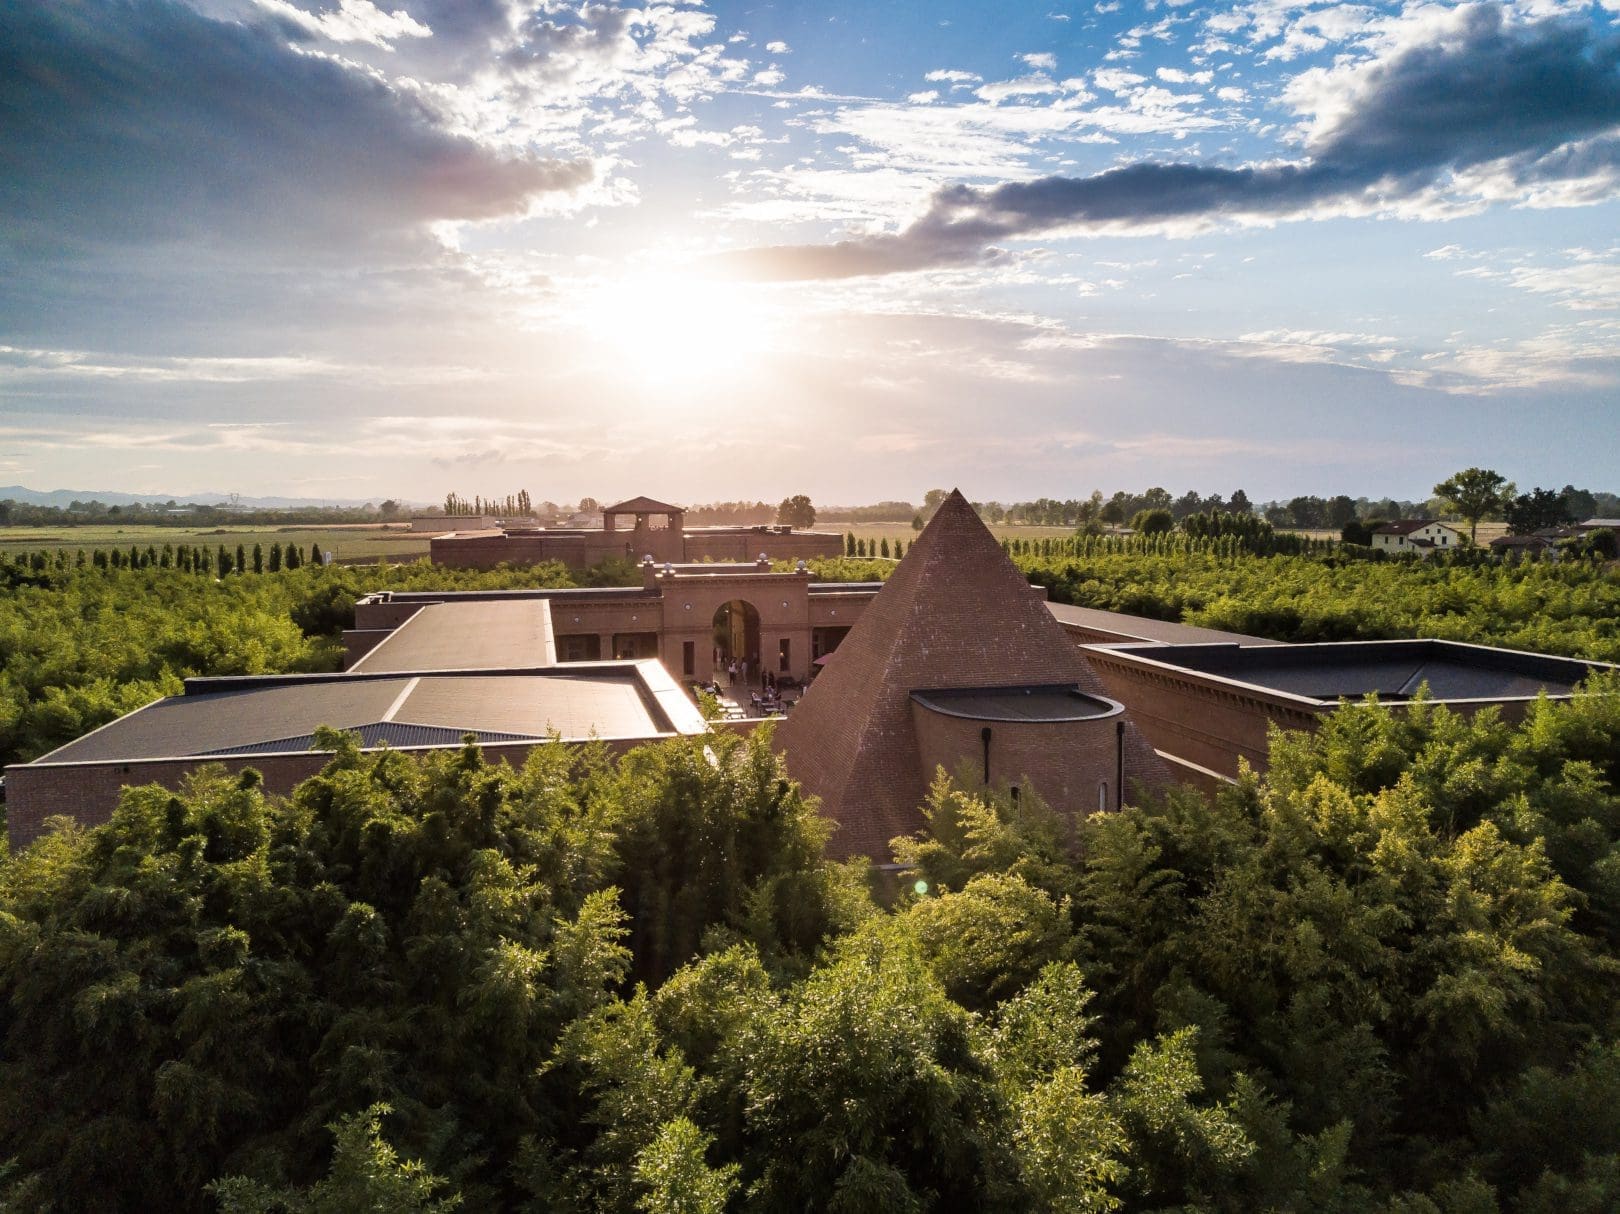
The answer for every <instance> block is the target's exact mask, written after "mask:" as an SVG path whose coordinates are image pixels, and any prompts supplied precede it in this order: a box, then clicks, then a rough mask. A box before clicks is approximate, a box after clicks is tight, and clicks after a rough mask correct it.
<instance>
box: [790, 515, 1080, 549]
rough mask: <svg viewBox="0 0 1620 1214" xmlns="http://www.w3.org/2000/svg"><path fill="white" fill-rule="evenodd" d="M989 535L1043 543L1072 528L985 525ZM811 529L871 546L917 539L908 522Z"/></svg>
mask: <svg viewBox="0 0 1620 1214" xmlns="http://www.w3.org/2000/svg"><path fill="white" fill-rule="evenodd" d="M987 525H988V526H989V528H990V533H991V534H992V535H994V536H995V537H996V538H997V539H998V540H1006V539H1024V540H1046V539H1060V538H1067V537H1069V536H1071V535H1073V534H1074V528H1073V527H1026V526H1023V525H1022V524H1007V523H990V524H987ZM814 530H816V531H836V532H838V534H839V535H846V534H848V533H849V532H851V531H853V532H854V533H855V538H856V539H858V540H869V541H871V542H873V543H876V542H879V541H881V540H888V541H889V543H891V544H892V543H894V541H895V540H904V541H905V542H906V546H907V547H908V548H909V547H910V546H911V541H912V540H914V539H916V538H917V535H918V532H916V531H913V530H912V528H911V524H910V523H823V522H820V521H819V520H818V521H817V523H816V525H815V528H814Z"/></svg>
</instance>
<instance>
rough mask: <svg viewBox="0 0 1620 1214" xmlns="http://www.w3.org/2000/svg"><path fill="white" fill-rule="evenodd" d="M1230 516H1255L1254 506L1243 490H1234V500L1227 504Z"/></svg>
mask: <svg viewBox="0 0 1620 1214" xmlns="http://www.w3.org/2000/svg"><path fill="white" fill-rule="evenodd" d="M1226 510H1227V513H1228V514H1253V513H1254V506H1253V505H1251V504H1250V502H1249V495H1248V494H1247V493H1245V492H1243V490H1241V489H1234V490H1232V500H1231V501H1229V502H1227V503H1226Z"/></svg>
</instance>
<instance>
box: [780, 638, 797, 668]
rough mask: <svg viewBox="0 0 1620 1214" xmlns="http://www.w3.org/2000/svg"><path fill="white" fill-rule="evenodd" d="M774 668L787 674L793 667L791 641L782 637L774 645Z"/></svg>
mask: <svg viewBox="0 0 1620 1214" xmlns="http://www.w3.org/2000/svg"><path fill="white" fill-rule="evenodd" d="M776 669H777V670H778V671H780V672H781V673H782V674H787V673H788V672H789V671H790V670H792V669H793V642H792V641H790V640H788V638H787V637H783V638H782V639H781V640H780V641H779V642H777V646H776Z"/></svg>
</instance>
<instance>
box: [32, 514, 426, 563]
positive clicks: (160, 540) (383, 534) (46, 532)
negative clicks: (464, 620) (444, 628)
mask: <svg viewBox="0 0 1620 1214" xmlns="http://www.w3.org/2000/svg"><path fill="white" fill-rule="evenodd" d="M316 543H319V544H320V546H321V550H322V551H329V552H331V553H332V556H333V559H334V560H338V561H343V562H345V563H356V562H362V561H374V560H376V559H378V558H379V557H388V558H389V559H391V560H401V559H404V560H413V559H415V558H416V557H419V556H426V555H427V554H428V537H427V536H426V535H420V534H418V535H412V534H411V533H410V531H409V530H407V529H405V528H403V527H400V526H398V525H394V526H388V525H385V524H380V523H379V524H374V525H368V524H351V525H347V526H343V525H338V526H330V527H299V526H290V527H271V526H266V527H153V526H140V525H131V526H125V527H120V526H116V525H112V524H96V525H93V526H83V527H7V528H5V529H3V530H0V555H4V556H7V557H9V556H12V555H14V554H16V553H18V552H39V551H41V550H43V551H46V552H52V551H55V550H56V549H58V548H65V549H66V550H67V551H69V552H72V551H73V550H74V549H76V548H83V549H84V550H85V551H87V552H88V551H90V550H92V549H95V548H123V549H125V550H127V549H128V548H129V547H130V546H131V545H133V546H135V547H137V548H142V549H144V548H146V547H147V546H148V545H151V546H152V547H154V548H157V549H159V550H161V549H162V547H163V545H164V544H173V545H175V546H176V547H178V546H181V545H191V546H195V547H207V548H210V549H213V548H217V547H218V546H219V545H221V544H224V545H225V547H226V548H227V549H229V550H231V552H232V553H233V555H234V553H235V549H236V546H237V545H238V544H240V545H242V546H243V547H244V548H246V549H247V550H248V551H249V552H251V551H252V550H253V545H254V544H261V545H263V546H264V547H265V548H266V549H268V548H269V547H270V545H271V544H280V545H281V546H282V547H283V548H285V547H286V546H287V545H288V544H292V545H294V546H296V547H298V548H301V549H303V550H304V552H305V553H306V554H307V553H308V552H309V548H310V545H311V544H316Z"/></svg>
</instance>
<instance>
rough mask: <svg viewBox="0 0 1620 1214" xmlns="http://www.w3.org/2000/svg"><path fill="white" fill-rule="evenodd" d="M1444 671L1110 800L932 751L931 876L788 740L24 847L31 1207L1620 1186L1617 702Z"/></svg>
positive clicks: (886, 1202)
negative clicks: (1312, 730) (822, 795)
mask: <svg viewBox="0 0 1620 1214" xmlns="http://www.w3.org/2000/svg"><path fill="white" fill-rule="evenodd" d="M1593 690H1594V691H1597V692H1601V693H1605V694H1597V695H1592V696H1588V697H1583V698H1580V699H1577V700H1575V701H1572V702H1566V703H1556V704H1555V703H1550V702H1542V703H1539V704H1537V705H1535V706H1534V707H1533V708H1532V710H1531V712H1530V716H1529V717H1528V719H1527V720H1526V721H1525V722H1524V723H1523V724H1522V725H1517V726H1513V725H1509V724H1506V723H1504V722H1503V721H1502V720H1501V719H1500V718H1499V717H1498V716H1496V714H1495V713H1493V712H1486V713H1483V714H1480V715H1479V716H1477V717H1474V718H1472V719H1469V718H1464V717H1461V716H1459V715H1456V714H1453V713H1451V712H1448V711H1446V710H1444V709H1438V708H1433V707H1430V706H1428V705H1426V704H1424V703H1422V702H1421V701H1420V702H1418V703H1416V704H1414V705H1411V706H1409V707H1408V708H1406V709H1405V710H1404V711H1400V712H1396V711H1392V710H1390V709H1387V708H1383V707H1379V706H1376V705H1359V706H1348V707H1345V708H1343V709H1341V710H1340V711H1339V712H1338V713H1336V714H1334V715H1333V716H1332V717H1330V718H1329V719H1328V720H1327V721H1326V722H1325V723H1324V725H1323V727H1322V728H1321V730H1320V731H1319V732H1318V733H1316V734H1314V735H1277V736H1276V737H1274V739H1273V742H1272V750H1271V766H1270V770H1269V772H1268V774H1266V775H1265V776H1264V777H1256V776H1253V775H1249V776H1246V777H1245V778H1244V779H1243V780H1241V781H1239V783H1238V784H1237V785H1236V786H1234V787H1231V788H1229V789H1227V790H1225V791H1223V792H1221V793H1220V794H1219V795H1217V796H1215V797H1213V798H1206V797H1204V796H1203V795H1201V794H1198V793H1195V792H1192V791H1189V790H1180V791H1176V792H1173V793H1170V794H1168V795H1164V796H1142V795H1138V796H1137V797H1135V798H1134V799H1133V802H1134V803H1133V804H1132V805H1130V806H1128V807H1127V808H1126V809H1124V810H1122V811H1120V812H1116V813H1107V814H1098V815H1094V816H1092V817H1089V818H1086V819H1083V820H1081V821H1078V822H1068V821H1064V820H1061V819H1059V818H1058V817H1056V816H1055V815H1053V814H1052V813H1050V812H1049V811H1047V810H1046V809H1044V808H1043V807H1042V806H1041V804H1040V802H1039V799H1038V797H1035V796H1032V795H1030V793H1029V791H1028V790H1027V789H1026V790H1025V794H1024V795H1023V796H1022V797H1020V798H1017V799H1016V800H1015V799H1013V798H1011V797H1010V796H1009V795H1007V794H1006V792H1005V790H994V789H992V790H985V789H982V788H978V787H976V786H974V785H972V784H965V783H963V784H958V783H953V782H952V781H951V780H949V779H948V778H946V776H945V775H944V773H941V774H940V776H939V778H938V780H936V782H935V785H934V787H933V789H932V791H931V792H930V794H929V796H928V798H927V800H926V803H925V805H924V806H923V810H924V815H925V821H926V827H925V829H924V830H922V831H921V832H919V833H918V834H917V835H915V836H910V837H905V838H902V839H899V840H896V841H895V843H894V845H893V850H894V857H895V859H896V860H897V861H898V862H900V863H901V864H903V865H904V866H905V872H904V876H903V878H900V879H898V881H890V882H889V883H888V884H886V885H881V886H880V887H879V888H878V889H877V891H876V895H875V896H874V888H873V886H872V885H871V884H870V883H869V879H868V874H866V873H865V872H864V871H863V870H862V869H861V868H860V867H858V866H855V865H837V864H832V863H829V862H828V861H827V860H825V859H824V858H823V851H822V847H823V842H824V840H825V839H826V837H827V832H828V830H829V829H830V828H829V825H828V823H827V822H825V821H824V820H823V819H821V818H820V817H819V815H817V814H816V812H815V811H814V808H813V806H811V805H809V804H807V803H806V802H805V801H804V800H803V799H802V798H801V797H800V796H799V794H798V792H797V790H796V788H795V787H794V786H793V785H792V784H791V783H790V782H789V781H788V780H787V779H786V778H785V777H784V775H783V772H782V770H781V768H780V766H779V763H778V761H777V759H776V758H775V756H774V755H773V754H772V753H771V750H770V748H769V742H768V738H767V737H766V735H765V734H763V733H756V734H754V735H753V736H752V737H749V738H739V737H737V736H735V735H732V734H727V733H716V734H714V735H711V736H708V737H704V738H697V739H679V740H675V741H672V742H668V743H661V744H657V745H652V746H647V747H643V748H639V749H637V750H635V751H633V752H631V753H629V754H627V755H625V756H624V757H622V758H620V759H617V760H615V759H612V758H610V757H609V756H608V755H607V754H606V753H605V752H604V751H603V750H602V749H601V748H599V747H584V748H567V747H563V746H560V745H558V746H552V747H542V748H538V749H536V750H535V751H534V752H533V753H532V754H531V756H530V757H529V759H528V760H527V761H526V762H525V763H524V764H523V765H522V766H521V767H520V768H517V769H513V768H511V767H508V766H506V765H504V764H491V763H490V762H489V761H488V760H487V759H486V758H485V757H484V756H483V755H482V754H481V753H480V751H479V749H478V748H477V747H476V746H472V745H468V746H466V747H464V748H463V749H461V750H460V751H449V752H438V753H434V754H429V755H427V756H424V757H422V758H410V757H407V756H405V755H403V754H400V753H397V752H388V751H383V752H380V753H375V754H363V753H361V752H360V751H359V750H358V749H357V748H356V746H355V743H354V742H353V741H352V740H351V739H349V738H348V737H346V736H345V735H341V734H334V733H327V734H323V736H322V738H321V744H322V746H324V747H325V748H327V749H329V750H330V751H331V753H332V758H331V761H330V763H329V764H328V766H327V767H326V769H325V770H324V771H323V772H322V773H321V774H320V775H318V776H316V777H314V778H313V779H311V780H309V781H307V782H305V783H304V784H303V785H301V786H300V787H299V788H298V789H297V790H296V791H295V792H294V793H293V794H292V795H291V796H290V797H287V798H285V799H278V798H271V797H266V796H265V795H264V793H263V792H262V790H261V788H260V787H259V785H258V782H257V780H256V779H255V777H254V775H253V774H252V773H251V772H249V773H245V774H244V775H242V776H240V777H229V776H227V775H225V774H224V773H223V772H222V771H219V770H215V771H213V772H204V773H201V774H199V775H198V776H196V777H195V778H194V779H193V780H192V781H191V782H190V783H189V784H188V786H187V787H186V788H185V789H183V790H182V791H181V792H179V793H178V794H176V793H171V792H169V791H166V790H163V789H160V788H157V787H149V788H140V789H134V790H131V791H130V792H128V793H127V794H126V795H125V797H124V800H123V802H122V804H121V806H120V808H119V810H118V811H117V813H116V814H115V816H114V818H113V819H112V821H111V822H110V823H108V824H107V825H105V826H101V827H98V828H95V829H93V830H79V829H65V830H63V831H61V832H60V833H58V834H56V835H53V836H50V837H47V838H46V839H45V840H43V841H41V842H39V843H37V844H36V845H34V846H33V847H32V848H30V849H29V850H28V851H26V852H24V853H22V854H20V855H17V856H12V857H9V858H8V859H5V860H4V861H3V862H0V1041H3V1043H4V1044H3V1049H0V1077H3V1079H4V1082H0V1159H3V1160H5V1161H6V1162H5V1164H4V1165H3V1172H0V1193H3V1200H4V1201H5V1204H6V1205H7V1206H8V1208H16V1209H29V1210H38V1211H43V1212H51V1211H68V1210H79V1209H99V1210H109V1211H117V1210H131V1211H136V1210H142V1211H144V1210H153V1209H163V1210H173V1211H179V1212H185V1211H212V1210H220V1211H225V1212H226V1214H249V1212H260V1214H262V1212H267V1211H273V1210H274V1211H283V1210H286V1211H320V1210H359V1209H389V1210H398V1211H427V1210H434V1211H444V1210H449V1209H452V1208H463V1209H510V1210H535V1211H586V1210H590V1211H610V1212H615V1214H619V1212H622V1214H631V1212H632V1211H643V1212H650V1214H675V1212H677V1211H678V1212H682V1214H688V1212H692V1211H700V1212H705V1214H721V1212H723V1211H741V1210H750V1211H753V1210H760V1211H789V1210H806V1209H815V1210H838V1211H844V1212H847V1214H879V1212H881V1214H889V1212H891V1211H918V1212H923V1211H945V1210H957V1209H973V1210H984V1211H991V1212H996V1211H1006V1212H1008V1214H1012V1212H1014V1211H1017V1212H1023V1211H1066V1212H1067V1211H1124V1212H1132V1211H1150V1210H1166V1209H1200V1210H1209V1211H1232V1212H1234V1214H1235V1212H1238V1211H1245V1212H1246V1211H1251V1210H1257V1209H1274V1210H1285V1209H1286V1210H1307V1209H1308V1210H1313V1211H1324V1212H1326V1214H1464V1212H1473V1211H1478V1212H1481V1214H1486V1212H1492V1211H1522V1212H1525V1214H1553V1212H1555V1211H1556V1212H1559V1214H1565V1212H1572V1214H1586V1212H1590V1214H1599V1212H1601V1211H1607V1210H1612V1209H1614V1208H1616V1206H1617V1205H1620V1038H1617V1036H1616V1032H1617V1028H1620V1024H1617V1016H1616V1012H1617V1001H1616V995H1615V991H1616V984H1615V978H1616V976H1617V973H1620V885H1617V884H1616V881H1615V878H1614V873H1615V872H1616V870H1617V865H1620V851H1617V850H1616V848H1617V843H1620V797H1617V792H1616V790H1617V787H1620V694H1616V693H1617V692H1620V686H1616V685H1615V684H1614V683H1613V681H1610V682H1608V683H1605V684H1602V685H1600V686H1598V687H1595V688H1594V689H1593Z"/></svg>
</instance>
